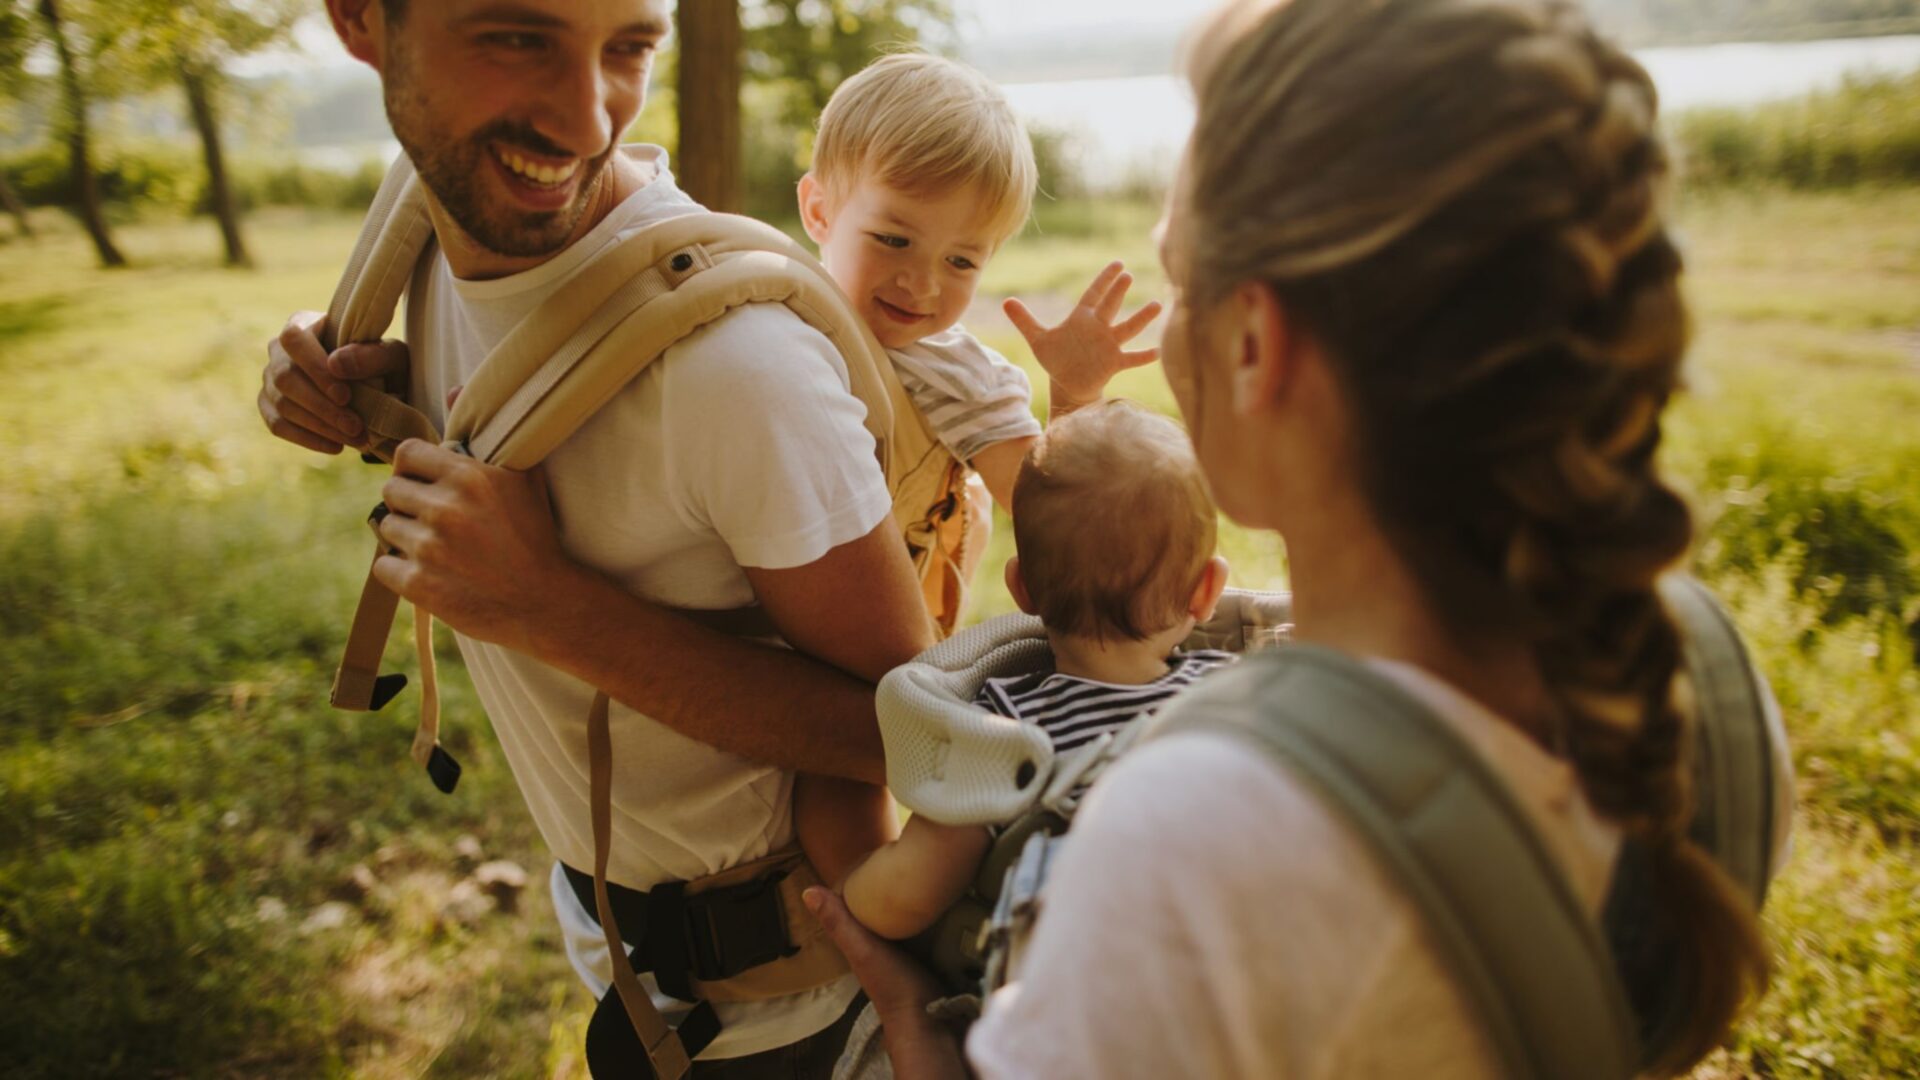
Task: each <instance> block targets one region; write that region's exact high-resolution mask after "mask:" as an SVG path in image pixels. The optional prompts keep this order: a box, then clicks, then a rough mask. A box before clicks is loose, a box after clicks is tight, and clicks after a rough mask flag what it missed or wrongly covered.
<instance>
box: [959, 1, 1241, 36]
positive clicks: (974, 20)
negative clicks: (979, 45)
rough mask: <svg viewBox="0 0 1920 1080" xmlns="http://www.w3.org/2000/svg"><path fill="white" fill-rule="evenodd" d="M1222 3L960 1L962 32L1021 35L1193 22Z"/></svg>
mask: <svg viewBox="0 0 1920 1080" xmlns="http://www.w3.org/2000/svg"><path fill="white" fill-rule="evenodd" d="M1217 3H1218V0H956V2H955V4H954V9H955V12H956V14H958V15H959V16H960V27H961V32H962V33H964V34H969V35H971V33H972V32H974V30H975V28H976V27H977V28H978V32H979V33H981V34H983V35H994V36H1000V35H1007V36H1012V35H1017V34H1025V33H1028V32H1030V31H1044V30H1058V29H1063V28H1068V27H1075V26H1103V27H1111V26H1123V25H1129V24H1131V25H1141V24H1146V25H1152V24H1160V23H1173V22H1180V23H1185V22H1192V21H1193V20H1195V19H1197V18H1198V17H1200V16H1201V15H1203V14H1205V13H1206V12H1208V11H1211V10H1212V9H1213V8H1214V6H1215V5H1216V4H1217Z"/></svg>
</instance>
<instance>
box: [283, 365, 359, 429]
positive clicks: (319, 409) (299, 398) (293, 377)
mask: <svg viewBox="0 0 1920 1080" xmlns="http://www.w3.org/2000/svg"><path fill="white" fill-rule="evenodd" d="M265 382H266V393H267V398H268V400H270V401H272V402H273V403H274V405H275V406H277V407H279V410H280V412H281V414H282V415H284V416H286V417H287V418H288V419H289V420H293V421H294V422H295V423H298V424H301V425H303V426H305V427H309V428H312V429H313V430H314V431H316V432H318V433H319V434H321V435H323V436H325V437H327V438H329V439H332V440H334V441H335V442H341V443H350V442H352V441H353V440H355V439H357V438H359V437H360V432H361V429H362V424H361V423H360V418H359V417H358V416H356V415H354V414H353V412H352V410H350V409H343V408H341V407H340V405H339V404H338V398H330V397H328V396H327V394H326V393H324V392H322V390H321V389H320V387H319V386H317V385H315V383H314V381H313V380H312V379H311V378H309V377H308V375H307V373H306V372H305V371H303V370H301V369H300V368H297V367H287V368H283V369H280V370H278V371H269V373H268V376H267V378H266V380H265ZM334 385H336V386H339V384H338V383H336V384H334ZM339 388H340V389H341V390H342V391H345V390H346V387H344V386H339ZM296 409H297V410H298V415H296V414H295V410H296ZM309 419H310V420H311V422H309Z"/></svg>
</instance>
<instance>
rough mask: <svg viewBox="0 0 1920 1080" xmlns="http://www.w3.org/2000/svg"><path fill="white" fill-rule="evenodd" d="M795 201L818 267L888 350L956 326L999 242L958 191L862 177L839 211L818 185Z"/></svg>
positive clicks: (974, 202) (987, 220) (971, 196)
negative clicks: (917, 190)
mask: <svg viewBox="0 0 1920 1080" xmlns="http://www.w3.org/2000/svg"><path fill="white" fill-rule="evenodd" d="M801 203H802V205H801V217H802V220H803V221H804V222H805V224H806V227H807V233H808V235H810V236H812V237H813V240H814V242H815V243H817V244H819V245H820V261H821V262H823V263H825V264H826V267H827V272H828V273H830V274H832V275H833V280H834V281H835V282H837V283H838V284H839V286H840V288H841V289H842V290H843V291H845V292H846V294H847V296H848V298H850V299H851V300H852V301H853V306H854V309H855V310H856V311H858V312H859V313H860V317H861V318H863V319H865V320H866V322H867V325H868V326H870V327H872V328H873V333H874V336H875V337H877V338H879V339H880V344H882V345H885V346H886V347H887V348H889V349H898V348H903V347H905V346H907V345H911V344H913V343H914V342H916V341H918V340H920V339H921V338H923V337H926V336H927V335H929V334H937V333H939V332H940V331H942V330H945V329H947V328H948V327H950V326H952V325H953V324H954V323H957V322H959V321H960V317H961V316H962V315H963V314H965V313H966V310H967V305H969V304H971V303H972V302H973V291H974V289H975V288H976V287H978V286H979V284H980V273H981V271H982V270H984V269H985V268H986V265H987V260H988V259H989V258H991V257H992V256H993V251H994V248H995V247H996V246H997V243H998V240H999V238H998V237H997V236H995V235H993V231H992V224H991V216H992V215H991V213H990V210H991V208H990V207H987V206H984V205H982V200H981V199H980V198H979V197H978V196H977V195H976V194H975V193H974V192H973V191H971V190H970V189H967V188H964V187H963V188H958V189H956V190H954V191H950V192H947V193H944V194H939V195H917V194H909V193H907V192H904V191H899V190H896V189H894V188H891V187H888V186H886V185H885V184H882V183H880V182H879V181H877V180H871V179H862V180H861V181H860V182H859V183H858V184H856V185H854V187H853V189H852V190H851V191H849V192H848V193H847V195H846V197H845V198H844V199H842V200H840V202H839V204H838V205H834V204H833V203H832V200H830V199H829V198H827V195H826V192H825V191H823V190H821V189H820V188H819V187H818V186H817V185H808V187H807V188H805V189H803V192H802V199H801Z"/></svg>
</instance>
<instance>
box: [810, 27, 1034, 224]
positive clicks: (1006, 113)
mask: <svg viewBox="0 0 1920 1080" xmlns="http://www.w3.org/2000/svg"><path fill="white" fill-rule="evenodd" d="M813 175H814V177H815V179H817V180H818V181H819V182H820V184H821V185H822V186H823V187H825V188H826V190H827V195H828V197H829V198H831V199H833V200H835V201H838V200H840V199H843V198H845V197H846V195H847V193H848V192H849V191H851V190H852V189H853V187H854V185H855V184H856V183H858V182H859V181H860V179H861V178H862V177H872V178H873V179H876V180H879V181H880V182H881V183H884V184H886V185H887V186H888V187H892V188H897V189H899V190H901V191H905V192H909V193H913V194H945V193H947V192H950V191H955V190H959V189H962V188H967V189H971V190H973V191H974V192H976V193H978V194H979V196H980V198H981V200H982V202H983V203H984V204H986V206H987V208H988V217H989V221H990V223H991V225H992V227H993V230H994V236H995V238H996V240H997V241H1004V240H1005V239H1006V238H1007V237H1009V236H1012V235H1013V234H1014V233H1015V232H1018V231H1019V229H1020V227H1021V226H1022V225H1024V224H1026V221H1027V214H1028V213H1029V212H1030V211H1031V210H1032V208H1033V189H1034V185H1035V183H1036V179H1037V169H1036V168H1035V166H1034V162H1033V141H1032V140H1031V139H1029V138H1028V137H1027V129H1026V126H1025V125H1023V124H1022V123H1021V122H1020V118H1019V117H1018V116H1015V115H1014V112H1013V107H1012V106H1011V105H1008V104H1007V99H1006V97H1005V96H1004V95H1002V94H1001V93H1000V89H999V88H998V87H996V86H994V85H993V83H992V82H991V81H989V80H988V79H987V77H986V76H984V75H982V74H980V73H979V72H978V71H975V70H974V69H972V68H970V67H968V66H966V65H965V64H961V63H958V62H956V61H953V60H948V59H945V58H943V57H939V56H929V55H927V54H926V53H898V54H895V55H893V56H886V57H882V58H880V59H879V60H876V61H874V62H873V63H872V64H870V65H868V66H867V67H866V68H865V69H864V70H862V71H861V72H860V73H859V74H857V75H855V76H853V77H852V78H850V79H848V80H847V81H846V82H843V83H841V84H840V88H839V89H838V90H835V91H834V92H833V97H832V98H831V99H829V100H828V102H827V107H826V109H825V110H824V111H822V112H821V114H820V132H819V135H818V136H817V137H816V138H815V140H814V145H813Z"/></svg>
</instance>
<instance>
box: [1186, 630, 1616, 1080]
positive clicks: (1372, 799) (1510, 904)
mask: <svg viewBox="0 0 1920 1080" xmlns="http://www.w3.org/2000/svg"><path fill="white" fill-rule="evenodd" d="M1213 679H1214V680H1215V681H1214V683H1213V686H1212V689H1211V691H1210V692H1207V693H1205V694H1204V696H1203V697H1201V698H1198V699H1187V702H1186V703H1185V704H1187V705H1188V706H1189V707H1181V705H1178V704H1176V705H1174V706H1170V707H1169V709H1168V712H1167V714H1166V716H1165V720H1164V721H1163V722H1162V723H1161V724H1160V725H1159V726H1158V727H1157V728H1156V730H1155V731H1154V732H1153V737H1154V738H1162V737H1165V735H1166V734H1168V733H1170V732H1173V731H1190V730H1194V729H1196V728H1198V729H1213V730H1221V731H1227V732H1231V733H1233V734H1234V735H1235V736H1237V737H1239V738H1243V739H1246V740H1248V741H1249V742H1252V743H1253V744H1255V745H1256V746H1258V747H1260V748H1261V749H1262V750H1264V751H1266V752H1267V753H1268V754H1270V755H1271V756H1272V757H1273V759H1274V760H1275V761H1277V762H1278V763H1280V764H1281V765H1282V766H1283V767H1284V768H1286V769H1288V770H1290V771H1292V772H1293V773H1294V774H1295V775H1297V776H1299V777H1300V778H1301V779H1304V780H1306V781H1307V782H1308V783H1310V784H1312V785H1313V786H1314V787H1315V788H1316V789H1318V791H1319V792H1320V793H1321V795H1322V796H1323V798H1324V799H1325V801H1326V805H1327V806H1329V807H1330V808H1332V809H1333V810H1334V811H1335V812H1337V813H1338V814H1340V816H1341V817H1343V818H1344V819H1345V820H1346V821H1347V822H1349V823H1350V824H1351V825H1353V826H1354V828H1355V829H1357V830H1358V831H1359V833H1360V835H1361V836H1363V837H1364V838H1365V839H1366V841H1367V843H1368V844H1369V846H1370V847H1371V848H1372V849H1373V851H1374V852H1375V854H1377V855H1378V856H1379V858H1380V861H1381V863H1382V864H1383V865H1384V866H1386V867H1387V869H1388V871H1389V873H1390V874H1391V875H1392V876H1393V877H1394V878H1395V879H1396V881H1397V882H1398V883H1399V884H1400V886H1401V888H1402V889H1403V890H1404V891H1405V893H1406V895H1407V896H1408V897H1409V898H1411V899H1412V900H1413V901H1414V902H1415V904H1416V905H1417V906H1418V907H1419V909H1420V911H1421V914H1422V916H1423V917H1424V918H1425V920H1426V922H1427V925H1428V926H1429V927H1430V928H1431V929H1432V931H1433V938H1434V941H1435V942H1436V944H1438V946H1439V947H1440V949H1441V951H1442V953H1443V954H1444V955H1445V958H1446V962H1447V966H1448V968H1449V970H1451V971H1452V972H1453V973H1454V975H1455V977H1456V978H1457V979H1458V980H1459V983H1460V985H1461V986H1462V987H1463V988H1464V989H1465V990H1466V991H1467V995H1468V997H1469V999H1470V1000H1472V1001H1473V1003H1474V1005H1475V1007H1476V1009H1477V1011H1478V1012H1479V1014H1480V1017H1481V1019H1482V1021H1483V1022H1484V1024H1485V1027H1486V1030H1487V1032H1488V1034H1489V1035H1490V1036H1491V1038H1492V1040H1493V1044H1494V1046H1495V1048H1496V1049H1497V1050H1498V1052H1499V1054H1500V1057H1501V1059H1502V1061H1503V1062H1504V1064H1505V1072H1506V1074H1507V1075H1508V1076H1510V1077H1515V1078H1526V1077H1540V1078H1548V1077H1551V1078H1555V1080H1585V1078H1591V1080H1621V1078H1624V1077H1628V1076H1631V1075H1632V1074H1633V1066H1634V1060H1635V1035H1634V1026H1633V1023H1632V1020H1631V1012H1630V1009H1629V1006H1628V1003H1627V999H1626V996H1625V993H1624V991H1623V990H1622V989H1621V987H1620V985H1619V982H1618V979H1617V977H1616V975H1615V973H1614V968H1613V962H1612V959H1611V957H1610V955H1609V952H1608V948H1607V944H1606V942H1605V941H1604V940H1603V939H1602V937H1601V934H1600V931H1599V927H1598V925H1597V923H1596V921H1595V919H1594V918H1593V917H1592V916H1591V915H1590V914H1589V913H1588V912H1587V911H1586V910H1585V909H1584V908H1583V907H1582V905H1581V903H1580V901H1579V899H1578V897H1576V896H1575V895H1574V893H1573V890H1572V888H1571V887H1570V886H1569V884H1568V883H1567V881H1566V878H1565V877H1564V875H1562V873H1561V872H1560V869H1559V867H1558V866H1557V865H1555V864H1554V862H1553V859H1552V857H1551V856H1550V855H1549V854H1548V853H1547V851H1546V848H1545V847H1544V845H1543V844H1542V842H1541V840H1540V837H1539V836H1538V834H1537V833H1535V831H1534V829H1533V826H1532V824H1531V823H1530V822H1529V821H1528V819H1527V818H1526V816H1525V813H1524V812H1523V811H1522V810H1521V808H1520V807H1519V805H1518V804H1517V803H1516V802H1515V801H1514V798H1513V796H1512V794H1511V793H1510V792H1509V791H1508V789H1507V787H1506V785H1505V784H1503V783H1502V782H1501V781H1500V780H1499V778H1498V777H1496V776H1495V775H1494V774H1493V773H1492V771H1491V770H1490V769H1489V768H1488V767H1487V765H1486V764H1485V763H1484V762H1483V761H1482V760H1481V759H1480V757H1479V755H1478V754H1477V753H1475V752H1474V751H1473V749H1472V748H1471V747H1469V746H1468V745H1466V744H1465V743H1464V742H1462V741H1461V740H1460V739H1459V738H1458V737H1457V736H1455V735H1454V734H1453V732H1452V730H1451V729H1450V728H1448V726H1447V725H1446V723H1445V722H1443V721H1441V720H1440V719H1439V718H1438V717H1436V716H1434V715H1433V714H1432V713H1431V711H1430V710H1428V709H1427V708H1426V707H1425V706H1423V705H1421V704H1420V703H1419V702H1417V701H1415V700H1414V699H1413V698H1411V697H1409V696H1408V695H1407V694H1406V693H1405V692H1404V691H1402V690H1400V689H1399V688H1398V687H1396V686H1394V685H1393V684H1392V683H1390V682H1389V681H1387V680H1386V679H1385V678H1383V677H1382V676H1380V675H1379V674H1377V673H1375V672H1373V671H1372V670H1370V669H1369V668H1367V667H1366V666H1365V665H1364V664H1361V663H1359V662H1357V661H1355V660H1353V659H1351V658H1348V657H1346V656H1343V655H1341V654H1339V653H1335V652H1332V651H1330V650H1326V649H1320V648H1316V647H1312V646H1305V645H1296V646H1290V647H1288V648H1284V649H1279V650H1274V651H1271V652H1267V653H1263V654H1261V655H1258V656H1254V657H1250V658H1248V659H1247V660H1246V661H1244V662H1243V663H1241V664H1239V665H1237V666H1236V667H1235V668H1233V669H1229V670H1227V671H1224V672H1220V673H1218V674H1216V675H1215V676H1213ZM1221 703H1230V706H1228V707H1223V705H1222V704H1221ZM1281 899H1282V898H1276V900H1281Z"/></svg>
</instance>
